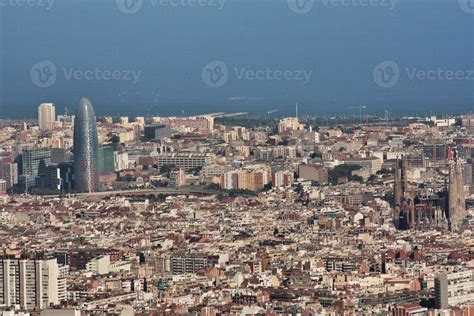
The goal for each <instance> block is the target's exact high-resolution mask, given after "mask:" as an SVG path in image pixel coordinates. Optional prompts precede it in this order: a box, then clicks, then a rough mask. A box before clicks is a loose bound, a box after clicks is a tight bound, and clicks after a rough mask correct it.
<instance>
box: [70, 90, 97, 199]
mask: <svg viewBox="0 0 474 316" xmlns="http://www.w3.org/2000/svg"><path fill="white" fill-rule="evenodd" d="M98 147H99V146H98V139H97V126H96V120H95V114H94V110H93V109H92V105H91V103H90V101H89V100H88V99H85V98H83V99H81V101H80V103H79V107H78V108H77V111H76V117H75V119H74V179H75V188H76V190H77V191H79V192H96V191H98V190H99V172H98V164H99V162H98Z"/></svg>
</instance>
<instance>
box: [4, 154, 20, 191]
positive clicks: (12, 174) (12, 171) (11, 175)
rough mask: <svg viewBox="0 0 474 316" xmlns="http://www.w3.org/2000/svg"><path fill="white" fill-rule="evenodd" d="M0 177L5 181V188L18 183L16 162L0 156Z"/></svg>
mask: <svg viewBox="0 0 474 316" xmlns="http://www.w3.org/2000/svg"><path fill="white" fill-rule="evenodd" d="M0 178H1V179H3V180H5V181H6V183H7V188H11V187H12V186H14V185H15V184H17V183H18V164H17V163H14V162H13V161H12V159H11V158H10V157H3V158H0Z"/></svg>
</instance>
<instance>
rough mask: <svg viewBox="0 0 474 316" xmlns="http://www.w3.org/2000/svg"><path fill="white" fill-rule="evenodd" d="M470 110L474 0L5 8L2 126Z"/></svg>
mask: <svg viewBox="0 0 474 316" xmlns="http://www.w3.org/2000/svg"><path fill="white" fill-rule="evenodd" d="M81 97H87V98H89V99H90V100H91V102H92V104H93V106H94V109H95V112H96V114H98V115H105V114H107V115H178V114H179V115H182V114H184V115H191V114H202V113H208V112H216V111H219V112H220V111H222V112H241V111H247V112H250V113H259V114H265V113H267V112H268V111H272V110H279V112H278V113H282V114H283V113H293V111H294V104H295V103H296V102H298V104H299V111H300V113H302V114H320V115H328V114H354V112H355V113H358V110H357V109H355V108H356V107H357V106H360V105H364V106H366V111H367V113H369V114H370V113H373V114H382V113H384V111H389V112H391V113H396V114H400V113H406V114H425V113H431V112H433V113H466V112H469V111H472V110H474V0H28V1H27V0H0V117H2V118H4V117H14V118H34V117H36V107H37V106H38V105H39V104H40V103H43V102H53V103H55V104H56V107H57V110H56V112H57V113H59V114H61V113H63V112H64V108H65V107H67V108H68V109H69V111H70V112H73V111H74V109H75V107H76V106H77V105H78V104H79V100H80V98H81Z"/></svg>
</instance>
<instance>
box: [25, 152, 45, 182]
mask: <svg viewBox="0 0 474 316" xmlns="http://www.w3.org/2000/svg"><path fill="white" fill-rule="evenodd" d="M50 164H51V151H50V150H49V149H48V148H34V149H27V150H24V151H23V153H22V154H21V174H22V175H25V176H32V177H36V176H37V175H38V172H39V170H41V169H42V168H45V167H47V166H49V165H50Z"/></svg>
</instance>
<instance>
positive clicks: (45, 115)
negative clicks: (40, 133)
mask: <svg viewBox="0 0 474 316" xmlns="http://www.w3.org/2000/svg"><path fill="white" fill-rule="evenodd" d="M54 121H56V110H55V107H54V104H52V103H42V104H40V105H39V106H38V125H39V128H40V129H43V130H44V129H51V128H53V127H54Z"/></svg>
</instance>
